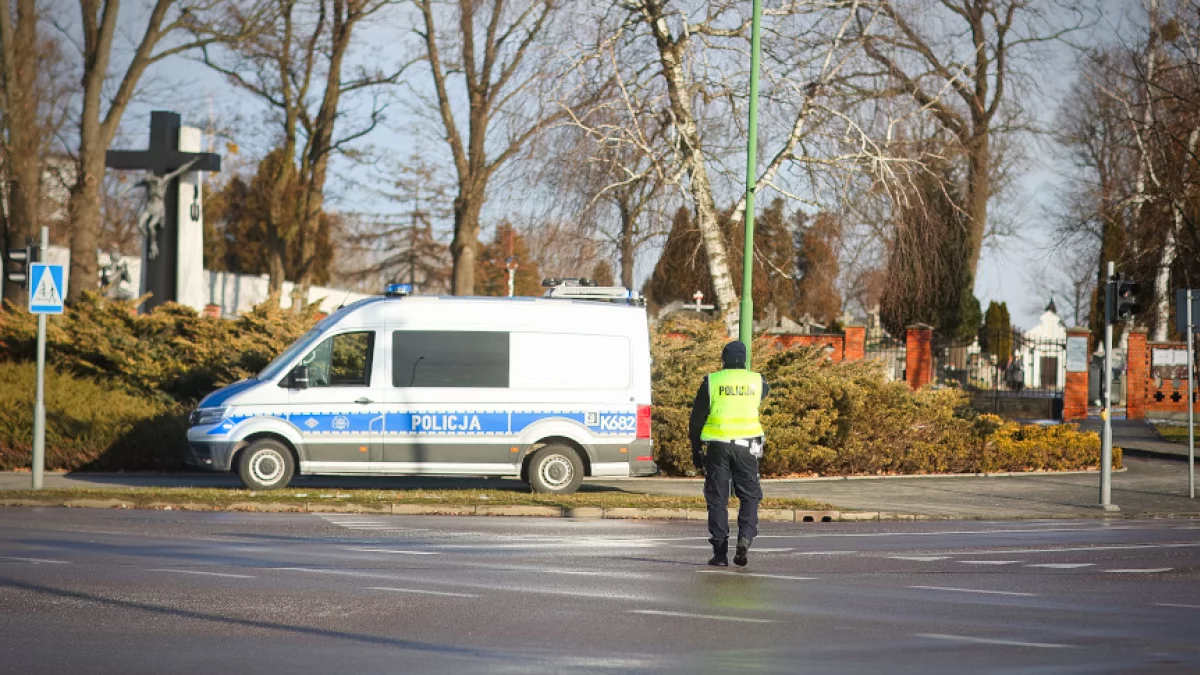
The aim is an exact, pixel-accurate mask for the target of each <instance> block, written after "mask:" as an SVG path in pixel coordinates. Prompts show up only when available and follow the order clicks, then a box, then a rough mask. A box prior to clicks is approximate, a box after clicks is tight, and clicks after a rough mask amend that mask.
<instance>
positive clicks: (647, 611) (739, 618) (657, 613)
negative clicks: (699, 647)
mask: <svg viewBox="0 0 1200 675" xmlns="http://www.w3.org/2000/svg"><path fill="white" fill-rule="evenodd" d="M629 613H630V614H648V615H650V616H674V617H679V618H681V619H711V620H713V621H736V622H739V623H775V622H774V621H771V620H770V619H751V618H748V617H744V616H717V615H715V614H689V613H687V612H664V611H661V610H657V609H631V610H629Z"/></svg>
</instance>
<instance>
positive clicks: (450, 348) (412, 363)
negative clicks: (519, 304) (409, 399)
mask: <svg viewBox="0 0 1200 675" xmlns="http://www.w3.org/2000/svg"><path fill="white" fill-rule="evenodd" d="M508 341H509V337H508V333H507V332H502V331H423V330H404V331H400V330H398V331H394V332H393V333H392V384H393V385H394V386H397V387H467V388H493V389H497V388H498V389H503V388H507V387H508V358H509V357H508V354H509V350H508Z"/></svg>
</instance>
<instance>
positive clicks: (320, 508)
mask: <svg viewBox="0 0 1200 675" xmlns="http://www.w3.org/2000/svg"><path fill="white" fill-rule="evenodd" d="M304 510H305V511H308V512H309V513H380V514H384V515H391V513H392V505H391V504H353V503H347V502H341V503H339V502H306V503H305V505H304Z"/></svg>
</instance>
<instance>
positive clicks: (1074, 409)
mask: <svg viewBox="0 0 1200 675" xmlns="http://www.w3.org/2000/svg"><path fill="white" fill-rule="evenodd" d="M1072 338H1083V339H1084V340H1087V349H1085V350H1084V361H1083V370H1082V371H1079V372H1071V371H1070V370H1069V368H1070V365H1071V362H1070V360H1068V361H1067V366H1068V370H1067V378H1066V382H1064V383H1063V421H1064V422H1071V421H1073V420H1085V419H1087V414H1088V366H1089V364H1090V363H1091V358H1092V332H1091V331H1090V330H1088V329H1086V328H1071V329H1069V330H1068V331H1067V344H1070V341H1071V339H1072Z"/></svg>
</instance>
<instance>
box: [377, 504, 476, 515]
mask: <svg viewBox="0 0 1200 675" xmlns="http://www.w3.org/2000/svg"><path fill="white" fill-rule="evenodd" d="M392 515H393V516H473V515H475V507H474V506H456V505H450V504H392Z"/></svg>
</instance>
